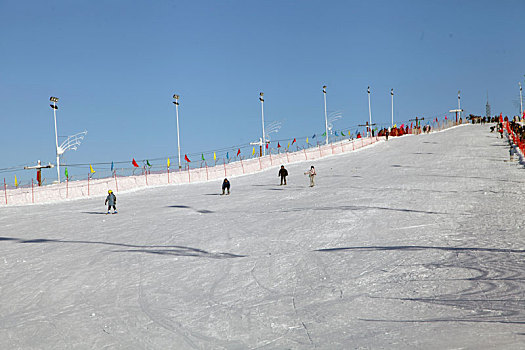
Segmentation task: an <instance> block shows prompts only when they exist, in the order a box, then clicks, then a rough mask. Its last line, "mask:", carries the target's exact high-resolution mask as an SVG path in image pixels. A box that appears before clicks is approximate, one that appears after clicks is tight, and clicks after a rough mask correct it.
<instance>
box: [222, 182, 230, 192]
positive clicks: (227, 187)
mask: <svg viewBox="0 0 525 350" xmlns="http://www.w3.org/2000/svg"><path fill="white" fill-rule="evenodd" d="M225 190H227V194H230V181H228V179H224V181H223V182H222V194H224V191H225Z"/></svg>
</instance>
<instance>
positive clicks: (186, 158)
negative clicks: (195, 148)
mask: <svg viewBox="0 0 525 350" xmlns="http://www.w3.org/2000/svg"><path fill="white" fill-rule="evenodd" d="M184 160H186V161H187V162H188V163H191V160H190V158H188V156H187V155H186V154H185V155H184Z"/></svg>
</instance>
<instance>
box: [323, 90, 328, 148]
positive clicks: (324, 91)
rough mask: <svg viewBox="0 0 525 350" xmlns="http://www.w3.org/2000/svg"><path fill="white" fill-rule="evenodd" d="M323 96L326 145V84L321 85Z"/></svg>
mask: <svg viewBox="0 0 525 350" xmlns="http://www.w3.org/2000/svg"><path fill="white" fill-rule="evenodd" d="M323 96H324V126H325V134H326V144H327V145H328V116H327V115H326V85H323Z"/></svg>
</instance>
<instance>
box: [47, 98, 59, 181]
mask: <svg viewBox="0 0 525 350" xmlns="http://www.w3.org/2000/svg"><path fill="white" fill-rule="evenodd" d="M49 101H51V102H53V104H52V105H49V106H51V108H52V109H53V118H54V120H55V146H56V155H57V179H58V183H60V154H59V152H58V133H57V109H58V106H57V102H58V97H54V96H51V97H50V98H49Z"/></svg>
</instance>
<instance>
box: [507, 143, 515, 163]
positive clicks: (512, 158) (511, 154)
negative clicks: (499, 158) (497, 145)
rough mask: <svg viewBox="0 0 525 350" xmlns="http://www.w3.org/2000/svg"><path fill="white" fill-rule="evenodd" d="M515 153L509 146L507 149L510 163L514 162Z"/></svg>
mask: <svg viewBox="0 0 525 350" xmlns="http://www.w3.org/2000/svg"><path fill="white" fill-rule="evenodd" d="M515 153H516V151H515V150H514V147H512V146H510V148H509V156H510V161H511V162H512V161H514V154H515Z"/></svg>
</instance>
